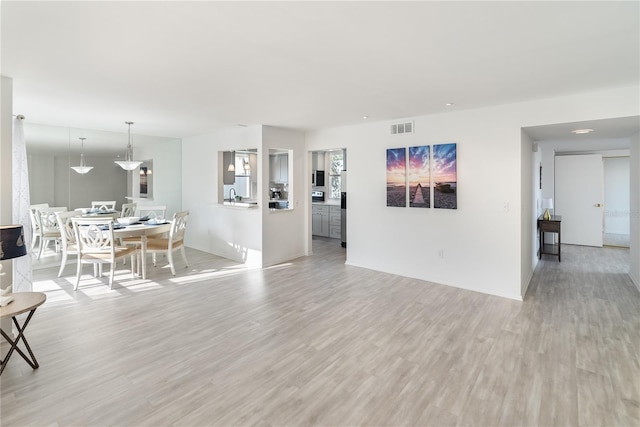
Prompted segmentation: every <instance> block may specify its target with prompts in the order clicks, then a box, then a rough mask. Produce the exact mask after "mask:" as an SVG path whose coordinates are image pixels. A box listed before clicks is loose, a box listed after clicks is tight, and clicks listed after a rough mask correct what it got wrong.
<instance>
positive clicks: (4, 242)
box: [0, 225, 27, 307]
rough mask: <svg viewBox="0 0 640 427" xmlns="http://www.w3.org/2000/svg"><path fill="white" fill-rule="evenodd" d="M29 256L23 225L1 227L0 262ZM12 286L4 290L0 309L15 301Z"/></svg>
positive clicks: (0, 297)
mask: <svg viewBox="0 0 640 427" xmlns="http://www.w3.org/2000/svg"><path fill="white" fill-rule="evenodd" d="M26 254H27V247H26V246H25V244H24V232H23V230H22V226H21V225H0V261H4V260H7V259H13V258H19V257H21V256H24V255H26ZM2 274H4V273H2V264H1V263H0V275H2ZM10 293H11V286H9V287H8V288H6V289H2V291H1V293H0V307H2V306H5V305H7V304H9V303H10V302H11V301H13V295H8V294H10Z"/></svg>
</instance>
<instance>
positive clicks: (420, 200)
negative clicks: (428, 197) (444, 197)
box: [413, 183, 424, 205]
mask: <svg viewBox="0 0 640 427" xmlns="http://www.w3.org/2000/svg"><path fill="white" fill-rule="evenodd" d="M413 204H414V205H424V196H423V195H422V185H420V184H419V183H418V186H417V187H416V191H415V193H413Z"/></svg>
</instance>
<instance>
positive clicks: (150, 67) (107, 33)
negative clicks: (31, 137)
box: [0, 1, 640, 138]
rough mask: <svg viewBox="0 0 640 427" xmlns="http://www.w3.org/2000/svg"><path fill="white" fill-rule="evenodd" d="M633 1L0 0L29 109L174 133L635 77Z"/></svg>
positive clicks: (19, 98) (395, 110)
mask: <svg viewBox="0 0 640 427" xmlns="http://www.w3.org/2000/svg"><path fill="white" fill-rule="evenodd" d="M639 5H640V3H639V2H637V1H628V2H606V1H603V2H587V1H569V2H540V1H535V2H483V1H472V2H435V1H425V2H304V1H303V2H153V1H146V2H22V1H21V2H16V1H2V2H1V3H0V7H1V8H2V10H1V20H2V22H1V24H2V29H1V32H2V33H1V35H2V40H1V47H2V64H1V65H2V74H3V75H5V76H8V77H11V78H13V85H14V111H15V112H16V113H19V114H24V115H25V116H26V117H27V122H29V123H40V124H53V125H59V126H70V127H75V128H88V129H101V130H106V131H117V132H126V125H124V121H126V120H131V121H134V122H135V123H136V124H135V127H134V129H135V132H136V133H140V134H146V135H157V136H165V137H178V138H179V137H185V136H190V135H195V134H202V133H206V132H209V131H211V130H213V129H215V128H217V127H220V126H228V125H234V124H240V123H242V124H267V125H274V126H284V127H292V128H299V129H317V128H323V127H329V126H340V125H349V124H354V123H361V122H362V116H364V115H367V116H369V117H370V118H369V120H372V121H377V120H390V119H397V118H403V117H410V116H415V115H423V114H430V113H437V112H442V111H445V110H446V109H447V107H445V105H444V104H445V103H447V102H453V103H455V105H454V106H453V107H449V108H450V109H468V108H476V107H482V106H487V105H496V104H503V103H510V102H517V101H523V100H528V99H535V98H545V97H552V96H558V95H563V94H572V93H577V92H583V91H590V90H598V89H604V88H609V87H617V86H627V85H634V84H638V83H639V79H640V77H639V76H640V24H639V17H640V8H639Z"/></svg>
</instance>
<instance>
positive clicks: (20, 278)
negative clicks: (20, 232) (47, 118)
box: [13, 116, 32, 292]
mask: <svg viewBox="0 0 640 427" xmlns="http://www.w3.org/2000/svg"><path fill="white" fill-rule="evenodd" d="M23 120H24V116H18V117H16V118H15V119H14V120H13V223H14V224H22V226H23V229H24V237H25V244H26V245H27V248H30V247H31V217H30V216H29V205H30V204H31V202H30V199H29V167H28V165H27V144H26V143H25V140H24V127H23V125H22V121H23ZM31 290H32V276H31V256H30V255H29V256H23V257H20V258H15V259H14V264H13V292H30V291H31Z"/></svg>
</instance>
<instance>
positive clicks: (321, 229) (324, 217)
mask: <svg viewBox="0 0 640 427" xmlns="http://www.w3.org/2000/svg"><path fill="white" fill-rule="evenodd" d="M311 233H312V234H313V235H314V236H323V237H329V206H326V205H311Z"/></svg>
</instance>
